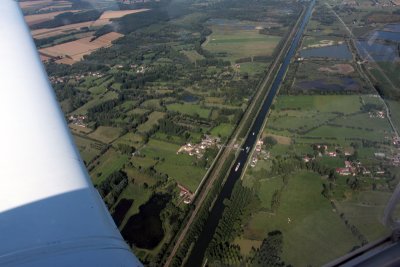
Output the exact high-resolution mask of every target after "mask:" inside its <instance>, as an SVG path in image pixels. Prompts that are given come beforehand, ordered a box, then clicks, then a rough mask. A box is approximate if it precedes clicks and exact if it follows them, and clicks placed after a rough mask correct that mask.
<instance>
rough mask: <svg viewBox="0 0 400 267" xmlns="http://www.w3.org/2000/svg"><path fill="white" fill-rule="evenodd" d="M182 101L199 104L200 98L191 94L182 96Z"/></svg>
mask: <svg viewBox="0 0 400 267" xmlns="http://www.w3.org/2000/svg"><path fill="white" fill-rule="evenodd" d="M181 99H182V100H183V101H185V102H189V103H192V102H197V101H198V100H199V98H198V97H197V96H194V95H189V94H184V95H182V96H181Z"/></svg>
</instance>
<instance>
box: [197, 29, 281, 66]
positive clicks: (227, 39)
mask: <svg viewBox="0 0 400 267" xmlns="http://www.w3.org/2000/svg"><path fill="white" fill-rule="evenodd" d="M211 28H212V31H213V32H212V34H211V35H210V36H208V40H207V41H206V42H205V44H204V48H205V49H207V50H209V51H211V52H217V53H219V52H226V53H227V54H228V59H229V60H231V61H234V60H236V59H239V58H245V57H252V56H269V55H271V54H272V52H273V51H274V49H275V47H276V45H277V44H278V43H279V41H280V39H281V37H278V36H268V35H262V34H259V33H258V30H256V29H249V30H243V29H238V28H235V27H233V28H230V27H229V28H227V27H224V26H217V25H213V26H212V27H211Z"/></svg>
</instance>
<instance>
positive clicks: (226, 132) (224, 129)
mask: <svg viewBox="0 0 400 267" xmlns="http://www.w3.org/2000/svg"><path fill="white" fill-rule="evenodd" d="M233 127H234V126H233V125H232V124H229V123H221V124H220V125H218V126H215V127H214V128H212V130H211V134H212V135H214V136H221V137H225V138H226V137H229V136H230V135H231V133H232V131H233Z"/></svg>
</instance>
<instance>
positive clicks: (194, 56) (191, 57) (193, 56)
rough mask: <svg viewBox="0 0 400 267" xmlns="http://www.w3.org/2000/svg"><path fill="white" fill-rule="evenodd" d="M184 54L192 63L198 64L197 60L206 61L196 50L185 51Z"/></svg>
mask: <svg viewBox="0 0 400 267" xmlns="http://www.w3.org/2000/svg"><path fill="white" fill-rule="evenodd" d="M181 52H182V54H184V55H185V56H187V57H188V58H189V60H190V61H191V62H196V61H197V60H200V59H204V57H203V56H202V55H200V54H199V53H197V52H196V51H195V50H183V51H181Z"/></svg>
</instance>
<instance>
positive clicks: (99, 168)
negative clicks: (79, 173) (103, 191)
mask: <svg viewBox="0 0 400 267" xmlns="http://www.w3.org/2000/svg"><path fill="white" fill-rule="evenodd" d="M127 161H128V156H127V155H121V154H120V153H119V152H117V151H115V150H114V149H113V148H110V149H109V150H107V152H106V153H104V154H103V155H101V157H100V158H99V159H98V160H96V163H97V162H99V163H98V164H96V167H95V168H94V169H93V170H92V171H91V172H90V176H91V177H92V181H93V183H94V184H95V185H96V184H99V183H100V182H101V181H103V180H104V179H105V178H107V176H109V175H110V174H111V173H113V172H115V171H118V170H120V169H121V168H122V166H123V165H124V164H125V163H126V162H127Z"/></svg>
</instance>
